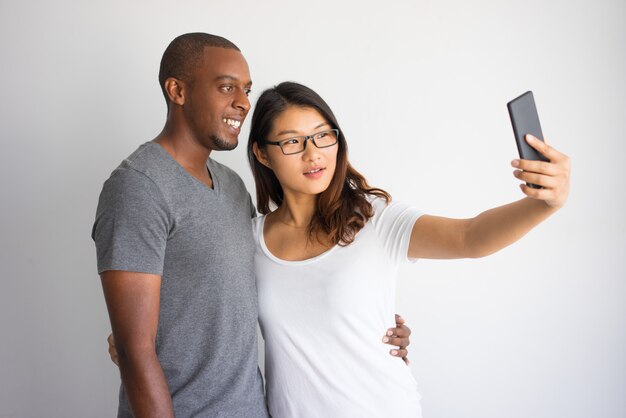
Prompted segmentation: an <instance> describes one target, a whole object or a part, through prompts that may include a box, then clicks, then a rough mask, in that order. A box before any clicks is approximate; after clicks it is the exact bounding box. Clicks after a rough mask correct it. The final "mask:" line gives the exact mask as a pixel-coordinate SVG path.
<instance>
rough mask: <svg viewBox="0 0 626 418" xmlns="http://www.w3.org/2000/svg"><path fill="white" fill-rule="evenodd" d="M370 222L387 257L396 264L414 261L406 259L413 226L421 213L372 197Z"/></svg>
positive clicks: (410, 207) (393, 202)
mask: <svg viewBox="0 0 626 418" xmlns="http://www.w3.org/2000/svg"><path fill="white" fill-rule="evenodd" d="M370 201H371V203H372V207H373V208H374V216H373V217H372V222H373V224H374V227H375V228H376V233H377V234H378V237H379V238H380V239H381V241H382V243H383V246H384V248H385V251H386V252H387V255H388V256H389V257H390V258H391V259H392V260H393V261H394V262H396V263H404V262H409V261H416V260H414V259H410V258H409V257H408V251H409V242H410V240H411V231H413V225H415V221H416V220H417V218H419V217H420V216H421V215H422V213H421V212H420V211H419V210H418V209H416V208H414V207H412V206H409V205H406V204H404V203H399V202H395V201H391V202H390V203H387V202H385V200H384V199H382V198H379V197H374V198H372V199H371V200H370Z"/></svg>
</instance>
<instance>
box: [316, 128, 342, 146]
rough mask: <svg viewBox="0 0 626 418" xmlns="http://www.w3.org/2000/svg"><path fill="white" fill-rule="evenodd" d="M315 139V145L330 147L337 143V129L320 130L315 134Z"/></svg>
mask: <svg viewBox="0 0 626 418" xmlns="http://www.w3.org/2000/svg"><path fill="white" fill-rule="evenodd" d="M313 138H314V139H315V145H316V146H317V147H318V148H324V147H330V146H331V145H335V144H336V143H337V131H335V130H334V129H333V130H330V131H324V132H320V133H318V134H315V135H314V136H313Z"/></svg>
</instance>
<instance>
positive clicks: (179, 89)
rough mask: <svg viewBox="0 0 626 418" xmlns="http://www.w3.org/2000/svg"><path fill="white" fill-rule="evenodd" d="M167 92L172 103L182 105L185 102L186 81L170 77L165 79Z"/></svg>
mask: <svg viewBox="0 0 626 418" xmlns="http://www.w3.org/2000/svg"><path fill="white" fill-rule="evenodd" d="M165 93H167V97H168V98H169V99H170V101H171V102H172V103H174V104H177V105H179V106H182V105H184V104H185V95H186V94H187V86H186V85H185V82H184V81H181V80H179V79H177V78H174V77H170V78H168V79H167V80H165Z"/></svg>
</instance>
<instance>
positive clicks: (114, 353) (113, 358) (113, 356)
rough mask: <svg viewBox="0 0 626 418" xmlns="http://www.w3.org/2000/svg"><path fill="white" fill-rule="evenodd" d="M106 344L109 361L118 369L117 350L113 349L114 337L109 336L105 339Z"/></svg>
mask: <svg viewBox="0 0 626 418" xmlns="http://www.w3.org/2000/svg"><path fill="white" fill-rule="evenodd" d="M107 343H109V350H108V351H109V356H111V361H112V362H113V363H115V365H116V366H118V367H119V365H120V362H119V357H118V355H117V349H116V348H115V337H113V334H109V336H108V337H107Z"/></svg>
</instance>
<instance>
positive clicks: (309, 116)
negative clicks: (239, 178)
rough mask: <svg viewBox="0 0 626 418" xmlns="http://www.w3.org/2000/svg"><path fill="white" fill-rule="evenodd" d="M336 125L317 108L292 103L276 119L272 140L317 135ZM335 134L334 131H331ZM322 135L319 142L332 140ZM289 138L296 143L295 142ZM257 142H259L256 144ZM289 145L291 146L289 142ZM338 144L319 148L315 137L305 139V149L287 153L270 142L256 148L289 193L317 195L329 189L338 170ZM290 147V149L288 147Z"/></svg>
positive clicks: (261, 158) (271, 134)
mask: <svg viewBox="0 0 626 418" xmlns="http://www.w3.org/2000/svg"><path fill="white" fill-rule="evenodd" d="M330 129H332V126H330V125H329V124H328V122H327V121H326V120H325V119H324V117H323V116H322V115H321V114H320V113H319V112H318V111H317V110H315V109H313V108H310V107H297V106H289V107H288V108H286V109H285V110H284V111H283V112H282V113H280V114H279V115H278V117H277V118H276V119H275V120H274V124H273V129H272V131H271V132H270V135H269V137H268V138H267V140H268V141H271V142H277V141H285V140H288V139H291V138H295V137H303V136H309V135H311V136H313V135H315V134H319V133H322V132H324V131H328V130H330ZM331 135H332V133H331ZM328 138H329V137H328V136H326V137H324V138H322V139H320V140H319V141H318V145H323V141H328ZM301 140H302V138H300V141H288V143H290V144H291V145H289V146H293V143H295V142H301ZM255 145H256V144H255ZM285 148H287V146H285ZM338 148H339V147H338V145H337V144H335V145H332V146H328V147H326V148H318V147H317V146H315V144H313V141H312V140H310V139H309V140H308V141H306V142H305V148H304V151H302V152H300V153H297V154H291V155H285V154H284V153H283V152H282V151H281V147H280V146H274V145H267V146H266V147H265V150H264V151H265V152H258V151H257V152H256V155H257V158H258V159H259V161H260V162H261V163H262V164H264V165H265V166H267V167H269V168H270V169H271V170H272V171H273V172H274V174H275V175H276V177H277V178H278V181H280V184H281V186H282V188H283V191H284V192H285V195H287V194H306V195H317V194H320V193H322V192H323V191H324V190H326V189H327V188H328V186H329V184H330V182H331V180H332V178H333V174H334V173H335V166H336V163H337V150H338ZM287 151H289V150H287Z"/></svg>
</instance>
